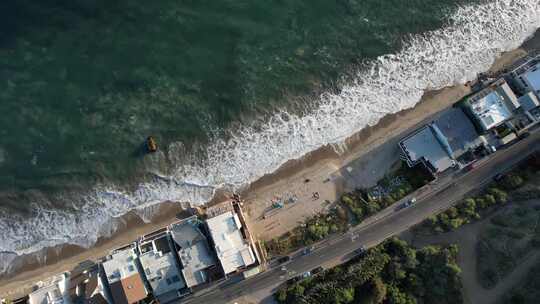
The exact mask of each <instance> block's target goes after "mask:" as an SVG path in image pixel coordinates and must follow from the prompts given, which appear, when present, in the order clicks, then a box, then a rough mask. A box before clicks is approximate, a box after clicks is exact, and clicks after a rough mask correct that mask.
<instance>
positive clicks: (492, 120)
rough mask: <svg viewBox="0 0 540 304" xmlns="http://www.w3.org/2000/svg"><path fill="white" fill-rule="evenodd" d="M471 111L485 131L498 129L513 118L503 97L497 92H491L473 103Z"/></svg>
mask: <svg viewBox="0 0 540 304" xmlns="http://www.w3.org/2000/svg"><path fill="white" fill-rule="evenodd" d="M471 109H472V112H473V114H474V115H475V116H476V117H477V118H478V121H479V122H480V125H481V126H482V128H483V129H484V130H489V129H491V128H493V127H496V126H498V125H499V124H500V123H502V122H504V121H505V120H507V119H508V118H510V117H512V113H511V112H510V110H509V109H508V107H507V106H506V105H505V104H504V101H503V97H502V96H501V95H500V94H499V93H498V92H497V91H491V92H490V93H489V94H487V95H486V96H485V97H483V98H480V99H478V100H477V101H475V102H474V103H471Z"/></svg>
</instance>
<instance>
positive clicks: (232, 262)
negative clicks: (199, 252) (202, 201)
mask: <svg viewBox="0 0 540 304" xmlns="http://www.w3.org/2000/svg"><path fill="white" fill-rule="evenodd" d="M206 224H207V225H208V229H209V230H210V234H211V235H212V239H213V240H214V244H215V248H216V253H217V256H218V258H219V261H220V262H221V265H222V267H223V270H224V271H225V273H226V274H229V273H231V272H234V271H236V270H237V269H238V268H240V267H245V266H249V265H252V264H253V263H255V256H254V254H253V251H252V250H251V247H250V246H249V244H248V243H247V242H246V241H245V240H244V238H243V237H242V233H241V231H240V228H242V224H241V223H240V219H239V218H238V215H237V214H236V213H234V212H233V211H228V212H225V213H223V214H221V215H218V216H216V217H213V218H210V219H208V220H207V221H206Z"/></svg>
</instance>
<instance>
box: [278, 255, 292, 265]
mask: <svg viewBox="0 0 540 304" xmlns="http://www.w3.org/2000/svg"><path fill="white" fill-rule="evenodd" d="M290 260H291V257H290V256H288V255H286V256H282V257H280V258H279V259H278V260H277V262H278V263H279V264H283V263H286V262H288V261H290Z"/></svg>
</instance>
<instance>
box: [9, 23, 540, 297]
mask: <svg viewBox="0 0 540 304" xmlns="http://www.w3.org/2000/svg"><path fill="white" fill-rule="evenodd" d="M539 47H540V31H537V33H536V35H535V36H534V37H533V38H532V39H531V40H529V41H527V42H526V43H525V44H524V45H523V47H522V48H520V49H517V50H515V51H512V52H508V53H505V54H502V55H501V57H500V58H499V59H498V60H497V61H496V62H495V63H494V65H493V67H492V71H497V70H500V69H503V68H505V67H506V66H507V65H508V64H509V63H511V62H513V61H514V60H516V59H517V58H519V57H521V56H523V55H525V54H526V50H530V49H538V48H539ZM469 92H470V88H469V87H467V86H465V85H456V86H453V87H449V88H445V89H442V90H438V91H430V92H427V93H426V94H424V97H423V98H422V100H421V101H420V102H419V103H418V104H417V105H416V106H415V107H414V108H412V109H408V110H404V111H401V112H399V113H395V114H391V115H387V116H386V117H384V118H383V119H381V121H379V123H378V124H377V125H375V126H372V127H368V128H366V129H364V130H363V131H361V132H359V133H357V134H355V135H353V136H351V137H350V138H349V139H348V140H347V141H346V144H345V145H344V146H343V147H340V149H341V151H339V153H338V152H336V149H335V148H334V147H330V146H326V147H322V148H320V149H318V150H316V151H314V152H311V153H309V154H308V155H306V156H305V157H303V158H302V159H299V160H291V161H289V162H287V163H286V164H284V165H283V166H282V167H281V168H280V169H278V170H277V171H276V172H275V173H273V174H269V175H266V176H263V177H262V178H260V179H259V180H258V181H256V182H254V183H252V184H251V185H249V186H248V187H246V188H245V189H243V191H242V195H243V197H244V198H245V199H246V201H247V202H248V205H250V204H254V205H256V204H258V203H260V198H262V197H268V196H271V195H273V193H275V191H278V190H279V189H290V190H294V189H296V188H301V187H305V178H306V177H309V176H311V175H312V174H314V172H317V173H316V174H317V176H319V177H321V178H322V177H324V176H331V175H333V174H336V173H339V171H340V168H343V166H345V165H347V164H348V163H350V162H351V161H353V160H355V159H358V158H361V157H364V156H366V157H367V156H369V155H370V154H377V155H379V154H380V153H383V152H384V151H390V150H387V149H395V143H394V141H393V140H395V139H396V138H398V137H400V136H401V135H402V133H403V132H407V130H408V129H410V128H412V127H414V126H416V125H418V124H419V123H422V122H423V121H424V120H425V119H426V118H428V117H430V116H431V115H433V114H435V113H437V112H439V111H441V110H443V109H445V108H447V107H448V106H450V105H452V104H453V103H454V102H456V101H458V100H459V99H461V98H462V97H463V96H465V95H467V94H468V93H469ZM340 149H338V150H340ZM387 154H388V155H389V156H388V157H397V155H395V154H394V153H387ZM381 155H382V154H381ZM364 158H365V157H364ZM384 163H386V164H387V165H388V163H390V159H389V160H388V161H384ZM390 165H391V164H390ZM387 169H388V168H385V167H384V166H382V167H381V166H378V167H377V168H373V169H372V168H366V170H365V171H366V174H365V181H366V183H367V184H369V183H372V182H373V181H376V180H378V179H380V177H382V176H383V175H384V173H385V172H386V171H387ZM336 183H339V181H334V185H332V186H333V187H332V189H331V190H329V191H328V193H325V194H324V196H327V197H330V198H332V197H333V198H335V197H337V196H338V195H339V194H340V192H341V191H343V190H344V189H345V187H344V186H343V185H341V184H340V185H335V184H336ZM324 184H325V183H324V182H323V181H322V180H317V181H315V182H313V183H310V184H309V188H310V190H311V191H319V189H321V188H322V187H325V185H324ZM321 198H322V199H321V201H323V200H324V199H325V197H323V195H321ZM211 203H212V202H211ZM183 210H184V209H183V208H182V206H181V204H177V203H164V204H161V205H160V207H159V210H158V211H157V212H156V214H155V216H153V218H152V223H144V222H143V221H142V220H141V219H140V218H139V217H138V216H137V215H136V214H135V213H130V214H128V215H126V216H124V217H122V218H121V219H119V220H118V222H119V225H120V229H119V230H118V231H117V232H116V233H115V234H114V235H113V236H112V237H110V238H102V239H100V240H99V241H98V243H97V244H96V245H94V246H93V247H91V248H80V247H78V246H72V245H67V246H58V247H56V248H52V249H48V250H46V251H45V252H41V253H38V254H37V255H31V256H26V257H21V258H18V259H17V260H16V261H14V267H13V268H14V269H16V270H14V271H12V272H11V274H9V275H7V276H4V277H2V278H0V298H1V297H8V298H12V297H13V296H15V295H17V294H22V293H23V292H28V290H29V288H30V287H31V286H32V284H33V283H35V282H37V281H40V280H44V279H46V278H48V277H50V276H52V275H55V274H58V273H61V272H63V271H68V270H70V269H73V268H74V267H75V266H76V265H77V264H78V263H80V262H82V261H84V260H89V259H90V260H96V259H98V258H100V257H103V256H105V255H106V254H107V253H108V252H109V251H110V250H111V249H114V248H117V247H119V246H122V245H124V244H127V243H130V242H132V241H134V240H136V239H137V237H138V236H140V235H143V234H146V233H148V232H151V231H154V230H156V229H159V228H161V227H163V226H165V225H167V224H169V223H171V222H174V221H175V220H176V219H177V215H178V214H179V213H181V212H182V211H183ZM294 224H295V223H294ZM14 273H16V274H15V275H14Z"/></svg>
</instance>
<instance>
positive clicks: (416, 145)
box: [399, 125, 455, 174]
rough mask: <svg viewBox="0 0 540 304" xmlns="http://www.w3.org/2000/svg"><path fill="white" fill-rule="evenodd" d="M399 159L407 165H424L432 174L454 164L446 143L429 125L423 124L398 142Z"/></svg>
mask: <svg viewBox="0 0 540 304" xmlns="http://www.w3.org/2000/svg"><path fill="white" fill-rule="evenodd" d="M399 147H400V148H401V159H403V160H404V161H405V162H407V165H408V166H409V167H414V166H416V165H418V164H422V165H424V166H425V167H426V168H427V169H428V170H429V171H430V172H431V173H432V174H437V173H441V172H443V171H446V170H447V169H448V168H450V167H452V166H454V165H455V162H454V160H453V159H452V158H451V156H450V154H449V151H448V143H447V142H446V141H445V140H444V138H442V137H441V136H440V134H439V133H438V132H437V131H436V129H435V128H434V127H433V126H431V125H426V126H423V127H422V128H420V129H418V130H416V131H415V132H414V133H412V134H410V135H409V136H407V137H405V138H404V139H402V140H401V141H400V142H399Z"/></svg>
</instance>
